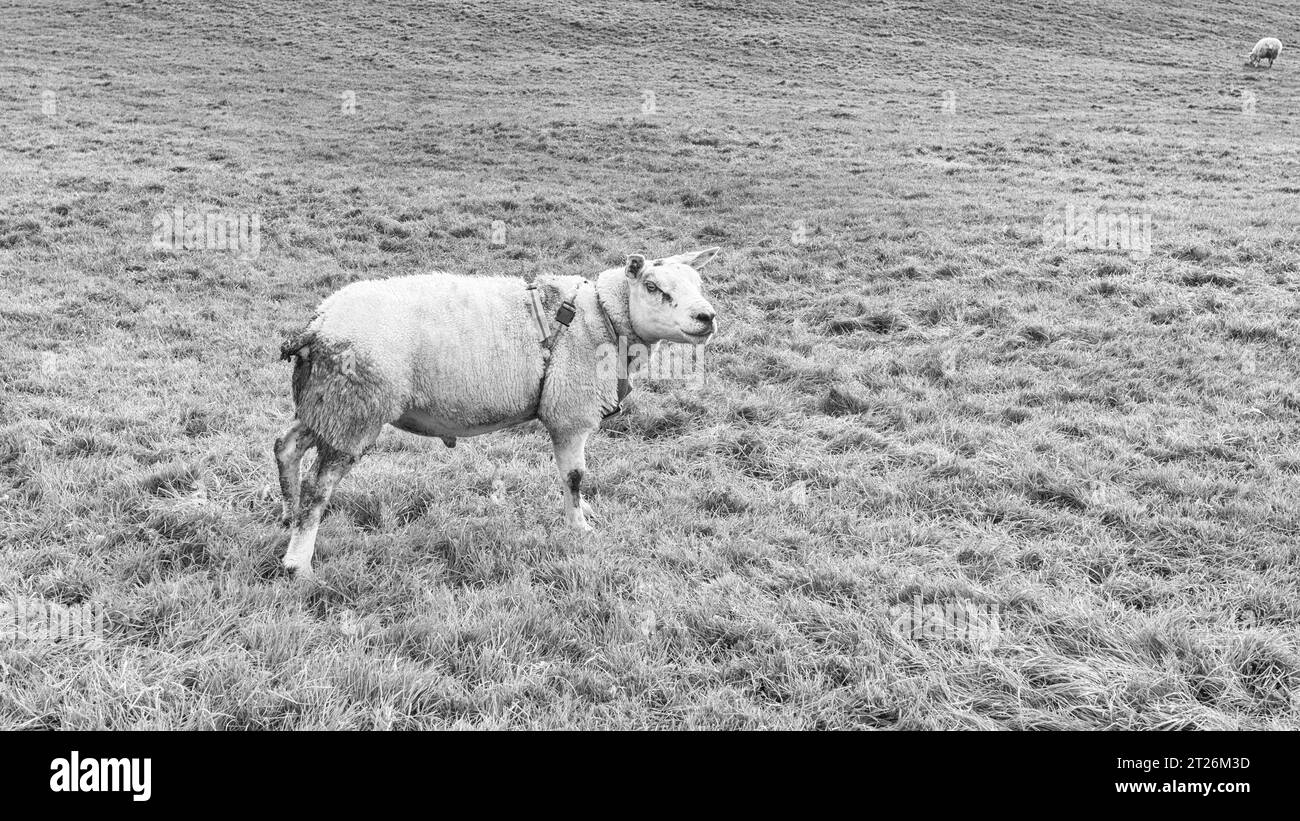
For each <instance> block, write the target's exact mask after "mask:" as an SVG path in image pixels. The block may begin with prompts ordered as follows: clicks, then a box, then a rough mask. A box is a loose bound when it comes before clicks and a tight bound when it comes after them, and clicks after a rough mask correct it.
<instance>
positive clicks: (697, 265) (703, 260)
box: [673, 248, 721, 271]
mask: <svg viewBox="0 0 1300 821" xmlns="http://www.w3.org/2000/svg"><path fill="white" fill-rule="evenodd" d="M720 250H721V249H720V248H705V249H704V250H703V251H690V252H688V253H685V254H678V255H677V256H675V257H673V260H674V261H676V262H680V263H682V264H683V265H689V266H690V267H692V268H694V269H695V270H697V271H698V270H700V269H701V268H703V267H704V266H705V265H708V264H709V262H710V261H711V260H712V259H713V258H714V257H716V256H717V255H718V251H720Z"/></svg>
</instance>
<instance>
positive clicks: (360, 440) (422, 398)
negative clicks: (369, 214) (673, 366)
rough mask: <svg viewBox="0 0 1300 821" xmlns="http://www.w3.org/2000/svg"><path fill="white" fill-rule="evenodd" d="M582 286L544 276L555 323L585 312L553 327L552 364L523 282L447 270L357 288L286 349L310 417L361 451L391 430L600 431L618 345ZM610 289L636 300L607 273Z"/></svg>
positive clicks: (619, 320)
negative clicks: (537, 427)
mask: <svg viewBox="0 0 1300 821" xmlns="http://www.w3.org/2000/svg"><path fill="white" fill-rule="evenodd" d="M582 283H583V280H582V278H581V277H574V276H568V277H551V276H541V277H538V280H537V285H538V286H539V290H540V291H541V293H542V301H543V304H544V306H545V307H546V310H547V319H548V321H551V320H550V317H551V316H553V315H554V311H555V308H556V306H558V305H559V303H560V301H561V300H562V299H563V298H564V297H565V296H570V295H573V296H574V298H575V303H576V305H577V308H578V313H577V317H576V318H575V319H574V321H573V323H572V324H571V325H570V326H569V327H568V328H564V329H561V328H560V326H559V325H553V327H554V328H556V329H558V330H559V333H558V335H557V337H556V339H555V341H554V347H553V349H552V350H551V352H550V354H549V363H548V361H547V359H548V356H547V353H546V350H545V348H544V347H543V346H542V345H541V344H540V342H539V340H538V332H537V325H536V323H535V321H534V320H533V318H532V314H531V304H530V298H529V296H528V293H527V291H526V290H525V283H524V281H523V280H521V279H517V278H513V277H467V276H459V275H455V274H445V273H437V274H424V275H420V276H406V277H396V278H392V279H387V280H367V281H363V282H356V283H353V284H351V285H349V286H347V287H345V288H343V289H342V290H340V291H338V292H337V293H335V294H334V295H332V296H331V297H329V298H328V299H326V300H325V301H324V302H323V303H322V304H321V306H320V309H319V310H318V312H317V316H316V317H315V319H313V320H312V322H311V323H310V324H309V325H308V326H307V329H306V331H305V332H304V333H302V334H300V335H297V336H295V337H293V338H291V340H290V341H289V342H288V343H287V344H286V346H285V347H286V349H289V348H292V347H294V346H298V353H297V356H298V361H297V362H296V364H295V372H294V401H295V403H296V404H297V407H298V418H299V419H301V420H302V422H304V423H305V424H306V425H307V426H308V427H309V428H311V429H312V430H313V431H314V432H315V433H316V434H317V435H318V436H319V437H320V438H321V439H322V440H323V441H324V442H325V443H326V444H328V445H330V446H331V447H333V448H335V449H337V450H340V451H343V452H345V453H350V454H353V455H360V454H361V452H362V450H364V449H365V447H367V446H368V445H369V444H370V443H372V442H373V441H374V440H375V438H376V437H378V435H379V433H380V431H381V430H382V428H383V426H384V424H386V423H392V424H393V425H394V426H396V427H398V428H401V429H402V430H406V431H409V432H411V433H421V434H425V435H429V436H444V437H454V436H471V435H475V434H479V433H486V432H488V431H492V430H497V429H499V428H502V427H507V426H509V425H513V424H518V423H520V422H524V421H527V420H529V419H533V418H538V419H541V420H542V421H543V422H544V423H546V425H547V427H548V428H552V429H554V428H560V429H569V428H571V429H585V428H590V427H595V426H596V425H597V424H599V421H600V415H601V414H600V409H601V407H602V406H603V405H608V404H610V403H612V401H613V394H614V385H613V383H612V382H611V381H610V380H608V379H602V378H600V376H601V374H608V373H609V370H608V368H606V369H604V370H602V369H601V368H600V367H599V365H600V364H601V363H600V362H599V361H598V360H599V357H600V356H602V355H608V354H609V352H610V351H611V350H612V349H613V346H614V345H616V341H615V340H612V339H610V338H609V332H608V329H607V328H606V326H605V324H604V321H603V320H602V319H601V318H600V316H599V313H598V311H599V308H598V307H597V305H596V297H595V292H594V289H593V287H592V286H591V285H590V284H582ZM580 284H582V287H579V285H580ZM600 287H601V289H602V294H605V292H608V295H609V297H610V299H612V300H614V304H615V305H625V304H626V290H627V284H626V277H624V276H623V275H622V273H621V272H618V271H611V272H606V274H605V275H602V281H601V283H600ZM575 292H576V293H575ZM610 299H606V300H605V303H606V305H609V304H610ZM610 312H611V315H612V316H611V318H612V319H615V322H616V328H617V329H618V330H619V332H620V333H623V334H625V335H628V336H630V337H632V340H633V341H636V340H635V337H634V336H632V334H631V332H630V327H628V325H627V320H626V312H625V311H624V312H623V313H621V314H620V313H619V312H618V311H616V310H614V309H611V311H610ZM620 326H621V327H620ZM602 346H603V347H602ZM290 353H291V355H292V352H290ZM543 374H545V377H546V378H545V384H543Z"/></svg>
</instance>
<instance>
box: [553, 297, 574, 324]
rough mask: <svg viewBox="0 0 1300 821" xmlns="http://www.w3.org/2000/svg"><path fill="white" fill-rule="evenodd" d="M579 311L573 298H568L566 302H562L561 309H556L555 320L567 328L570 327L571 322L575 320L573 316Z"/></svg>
mask: <svg viewBox="0 0 1300 821" xmlns="http://www.w3.org/2000/svg"><path fill="white" fill-rule="evenodd" d="M577 313H578V310H577V308H576V307H575V306H574V304H573V300H571V299H566V300H564V302H562V303H560V307H559V309H557V310H556V312H555V321H556V322H558V323H560V324H561V325H563V326H564V327H566V328H567V327H569V323H570V322H572V321H573V317H574V316H576V315H577Z"/></svg>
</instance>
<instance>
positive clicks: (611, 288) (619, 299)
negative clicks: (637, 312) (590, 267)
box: [596, 268, 646, 345]
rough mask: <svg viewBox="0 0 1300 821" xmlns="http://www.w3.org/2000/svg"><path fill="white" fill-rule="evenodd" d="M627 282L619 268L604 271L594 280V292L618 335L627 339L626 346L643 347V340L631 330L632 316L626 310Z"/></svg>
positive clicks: (625, 276) (625, 275)
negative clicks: (598, 296) (598, 295)
mask: <svg viewBox="0 0 1300 821" xmlns="http://www.w3.org/2000/svg"><path fill="white" fill-rule="evenodd" d="M628 281H629V280H628V278H627V274H625V273H623V270H622V269H621V268H615V269H613V270H610V271H605V272H604V273H602V274H601V275H600V276H598V277H597V278H596V291H597V293H599V294H600V301H601V303H602V305H603V306H604V308H605V313H606V314H607V315H608V316H609V321H610V322H611V323H613V325H614V330H615V331H618V335H619V336H625V337H627V342H628V345H637V344H639V345H645V344H646V342H645V340H644V339H642V338H641V337H639V336H637V334H636V331H635V330H633V329H632V314H631V311H630V310H629V309H628V287H629V286H628ZM615 341H617V340H615Z"/></svg>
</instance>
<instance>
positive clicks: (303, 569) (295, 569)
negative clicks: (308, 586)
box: [284, 559, 315, 581]
mask: <svg viewBox="0 0 1300 821" xmlns="http://www.w3.org/2000/svg"><path fill="white" fill-rule="evenodd" d="M284 573H285V575H286V576H288V577H289V578H291V579H293V580H294V581H307V580H309V579H311V578H312V576H314V575H315V572H314V571H313V570H312V569H311V563H310V562H308V563H307V564H304V565H300V564H296V563H293V562H290V561H289V560H288V559H285V561H284Z"/></svg>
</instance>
